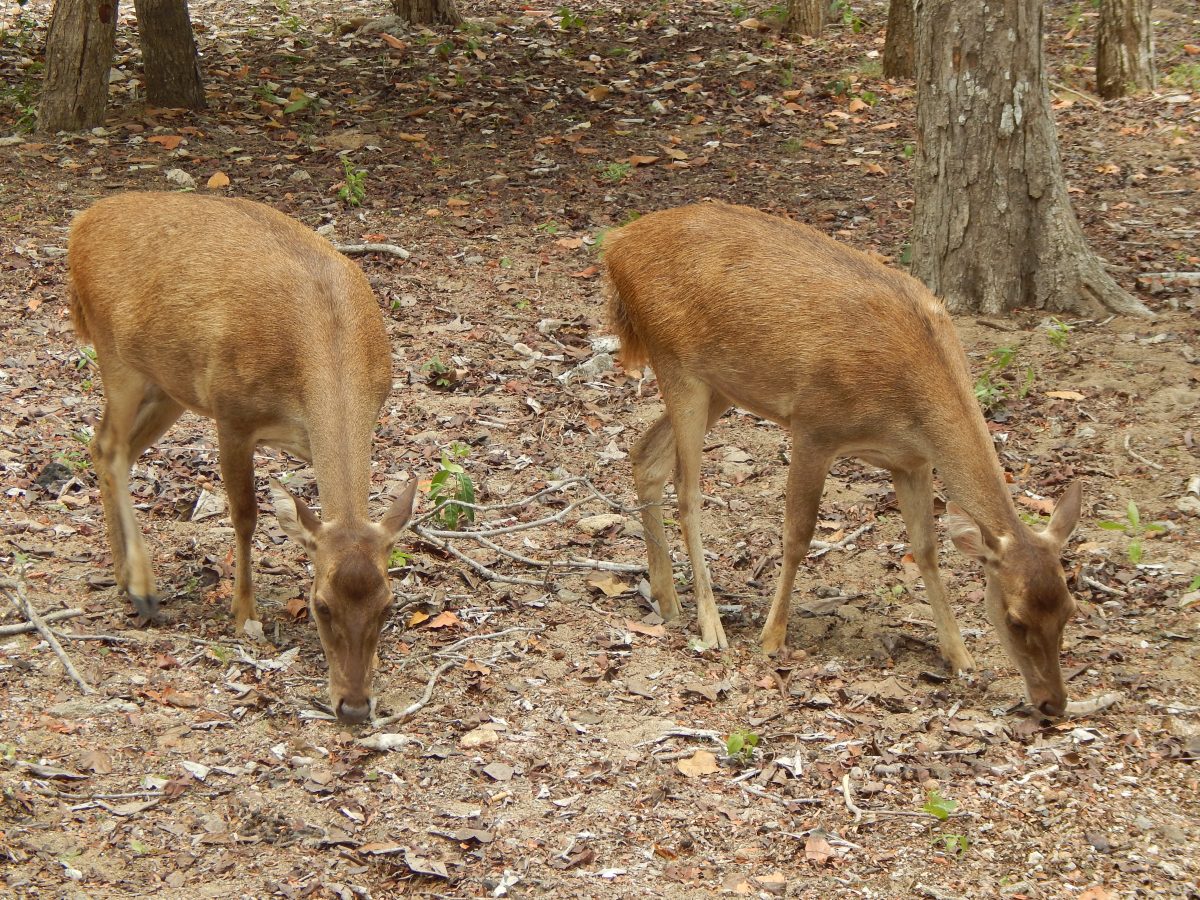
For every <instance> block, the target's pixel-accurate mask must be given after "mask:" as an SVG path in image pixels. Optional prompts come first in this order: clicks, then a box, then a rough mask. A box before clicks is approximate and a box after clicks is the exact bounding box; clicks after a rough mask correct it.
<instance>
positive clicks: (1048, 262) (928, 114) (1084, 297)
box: [912, 0, 1149, 315]
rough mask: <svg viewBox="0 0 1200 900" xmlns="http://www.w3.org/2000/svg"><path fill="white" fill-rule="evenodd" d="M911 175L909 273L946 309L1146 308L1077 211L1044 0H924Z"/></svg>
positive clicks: (919, 12) (919, 18)
mask: <svg viewBox="0 0 1200 900" xmlns="http://www.w3.org/2000/svg"><path fill="white" fill-rule="evenodd" d="M985 7H986V9H985ZM915 181H916V183H915V188H916V198H917V199H916V205H915V208H914V223H913V239H912V249H913V253H912V269H913V274H914V275H916V276H917V277H918V278H920V279H921V280H923V281H924V282H925V283H926V284H927V285H928V286H929V288H930V289H931V290H932V291H934V292H935V293H937V294H939V295H940V296H941V297H942V298H943V299H944V300H945V301H946V304H947V306H948V307H949V308H950V309H952V310H958V311H972V312H984V313H998V312H1002V311H1005V310H1009V309H1013V308H1015V307H1033V308H1036V309H1046V310H1055V311H1060V312H1087V313H1095V312H1097V311H1099V310H1101V309H1108V310H1112V311H1114V312H1120V313H1126V314H1133V315H1139V314H1140V315H1147V314H1149V313H1148V310H1147V309H1146V308H1145V307H1144V306H1142V304H1141V303H1139V302H1138V301H1137V300H1136V299H1134V298H1133V297H1132V296H1130V295H1129V294H1127V293H1126V292H1125V291H1124V290H1122V289H1121V288H1120V287H1119V286H1118V285H1117V284H1116V282H1114V281H1113V279H1112V278H1111V277H1110V276H1109V275H1108V273H1107V272H1106V271H1105V270H1104V266H1103V264H1102V263H1101V261H1100V259H1099V258H1098V257H1096V256H1095V255H1094V254H1093V253H1092V252H1091V250H1089V249H1088V246H1087V242H1086V241H1085V239H1084V237H1083V232H1082V231H1081V230H1080V227H1079V223H1078V222H1077V221H1076V219H1075V214H1074V213H1073V212H1072V210H1071V204H1070V201H1069V199H1068V197H1067V186H1066V181H1065V179H1064V177H1063V171H1062V160H1061V158H1060V157H1059V151H1058V135H1057V132H1056V131H1055V128H1054V119H1053V116H1052V112H1051V107H1050V95H1049V91H1048V88H1047V85H1046V79H1045V72H1044V67H1043V64H1042V0H921V2H920V3H919V4H918V5H917V157H916V179H915Z"/></svg>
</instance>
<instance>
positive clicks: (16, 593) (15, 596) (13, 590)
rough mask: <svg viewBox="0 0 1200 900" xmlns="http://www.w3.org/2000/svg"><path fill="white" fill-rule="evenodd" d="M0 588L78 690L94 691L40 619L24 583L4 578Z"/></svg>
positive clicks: (87, 692)
mask: <svg viewBox="0 0 1200 900" xmlns="http://www.w3.org/2000/svg"><path fill="white" fill-rule="evenodd" d="M0 588H2V589H3V591H4V593H5V595H7V597H8V599H9V600H10V601H12V604H13V605H14V606H15V607H16V608H17V609H18V610H20V611H21V613H22V615H24V616H25V618H27V619H28V620H29V621H30V623H32V625H33V627H34V628H36V629H37V632H38V634H40V635H41V636H42V638H43V639H44V640H45V641H46V643H47V644H49V645H50V649H52V650H53V651H54V654H55V656H57V657H58V660H59V662H61V663H62V666H63V668H64V669H65V670H66V672H67V674H68V675H70V676H71V680H72V681H74V682H75V683H76V684H77V685H79V690H81V691H82V692H83V693H85V694H94V693H96V689H95V688H93V687H92V686H91V685H90V684H88V682H87V679H86V678H84V677H83V676H82V675H80V674H79V670H78V669H76V668H75V664H74V663H73V662H71V657H70V656H68V655H67V651H66V650H64V649H63V645H62V644H60V643H59V642H58V638H56V637H55V636H54V633H53V632H52V631H51V630H50V626H48V625H47V624H46V623H45V622H43V621H42V617H41V616H39V615H38V612H37V610H36V609H34V608H33V603H32V602H31V601H30V599H29V597H28V596H27V595H26V593H25V585H24V583H23V581H21V580H17V581H11V580H9V579H7V578H6V579H4V581H3V582H0Z"/></svg>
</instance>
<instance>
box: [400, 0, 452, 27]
mask: <svg viewBox="0 0 1200 900" xmlns="http://www.w3.org/2000/svg"><path fill="white" fill-rule="evenodd" d="M392 10H393V12H395V13H396V15H398V16H399V17H400V18H402V19H404V20H405V21H407V22H412V23H413V24H414V25H461V24H462V20H463V19H462V16H461V15H459V12H458V7H457V6H456V5H455V3H454V0H392Z"/></svg>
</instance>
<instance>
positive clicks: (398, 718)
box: [371, 660, 458, 728]
mask: <svg viewBox="0 0 1200 900" xmlns="http://www.w3.org/2000/svg"><path fill="white" fill-rule="evenodd" d="M456 665H458V662H457V660H450V661H449V662H444V663H442V664H441V665H440V666H438V667H437V668H436V669H434V670H433V674H432V675H430V676H429V682H428V683H427V684H426V685H425V693H423V694H422V695H421V696H420V697H419V698H418V699H417V700H415V701H414V702H412V703H410V704H409V705H408V706H406V707H405V708H404V709H402V710H401V711H400V712H398V713H396V714H395V715H394V716H384V717H383V718H382V719H375V720H374V721H372V722H371V727H372V728H386V727H387V726H388V725H396V724H399V723H401V722H407V721H408V720H409V719H411V718H412V717H413V716H414V715H416V714H417V713H418V712H420V711H421V710H422V709H424V708H425V707H426V706H427V705H428V703H429V701H430V700H431V699H432V698H433V688H434V685H436V684H437V682H438V679H439V678H441V677H442V675H443V674H444V673H445V672H446V670H448V669H451V668H453V667H454V666H456Z"/></svg>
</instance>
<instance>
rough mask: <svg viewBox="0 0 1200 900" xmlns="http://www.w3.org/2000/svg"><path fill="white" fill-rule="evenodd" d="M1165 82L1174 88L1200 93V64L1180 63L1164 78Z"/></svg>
mask: <svg viewBox="0 0 1200 900" xmlns="http://www.w3.org/2000/svg"><path fill="white" fill-rule="evenodd" d="M1163 81H1165V82H1166V83H1167V84H1169V85H1171V86H1172V87H1177V88H1184V89H1185V90H1189V91H1200V63H1180V64H1179V65H1177V66H1176V67H1175V68H1173V69H1172V70H1171V71H1170V72H1168V73H1167V74H1166V75H1164V76H1163Z"/></svg>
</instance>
